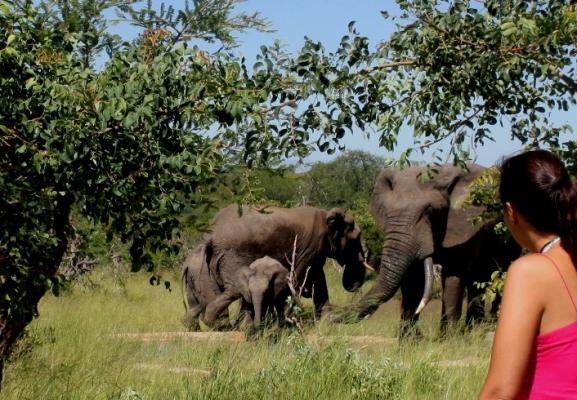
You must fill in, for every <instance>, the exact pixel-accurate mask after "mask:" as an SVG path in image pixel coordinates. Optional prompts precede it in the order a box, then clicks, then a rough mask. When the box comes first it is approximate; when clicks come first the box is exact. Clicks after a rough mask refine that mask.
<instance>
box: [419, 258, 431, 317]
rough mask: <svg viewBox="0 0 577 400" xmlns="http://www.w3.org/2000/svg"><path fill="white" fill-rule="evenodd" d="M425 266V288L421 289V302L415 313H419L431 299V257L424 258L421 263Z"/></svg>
mask: <svg viewBox="0 0 577 400" xmlns="http://www.w3.org/2000/svg"><path fill="white" fill-rule="evenodd" d="M423 266H424V267H425V290H424V291H423V297H422V298H421V302H420V303H419V306H418V307H417V310H416V311H415V315H418V314H420V312H421V311H423V309H424V308H425V306H426V305H427V303H428V302H429V301H431V297H432V294H433V277H434V271H433V258H432V257H427V258H425V262H424V263H423Z"/></svg>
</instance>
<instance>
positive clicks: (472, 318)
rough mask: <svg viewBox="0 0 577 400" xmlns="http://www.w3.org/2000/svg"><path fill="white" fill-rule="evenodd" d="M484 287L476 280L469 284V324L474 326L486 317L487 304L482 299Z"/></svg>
mask: <svg viewBox="0 0 577 400" xmlns="http://www.w3.org/2000/svg"><path fill="white" fill-rule="evenodd" d="M482 295H483V291H482V289H480V288H478V287H476V285H475V282H471V283H469V284H468V285H467V318H466V320H467V326H468V327H472V326H474V325H475V324H477V323H479V322H481V321H483V319H484V318H485V304H484V302H483V299H482Z"/></svg>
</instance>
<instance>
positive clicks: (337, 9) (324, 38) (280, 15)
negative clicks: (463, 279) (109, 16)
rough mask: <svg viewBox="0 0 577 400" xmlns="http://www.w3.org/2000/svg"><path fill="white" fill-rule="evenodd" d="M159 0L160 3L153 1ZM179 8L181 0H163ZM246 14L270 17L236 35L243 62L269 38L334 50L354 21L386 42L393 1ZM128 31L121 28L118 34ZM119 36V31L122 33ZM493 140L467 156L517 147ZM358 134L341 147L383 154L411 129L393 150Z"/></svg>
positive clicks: (285, 5)
mask: <svg viewBox="0 0 577 400" xmlns="http://www.w3.org/2000/svg"><path fill="white" fill-rule="evenodd" d="M154 3H158V4H160V2H154ZM166 3H167V4H173V5H174V6H175V7H179V6H181V5H183V4H184V2H182V1H177V0H172V1H167V2H166ZM238 10H239V11H244V12H246V13H253V12H259V13H260V14H261V16H262V17H265V18H267V19H269V20H270V22H271V28H272V29H274V30H275V32H273V33H261V32H248V33H244V34H238V35H237V37H238V39H239V41H240V46H239V48H238V49H237V51H238V53H239V54H243V55H245V56H246V58H247V60H249V61H251V60H254V57H255V55H256V54H257V53H258V49H259V48H260V46H261V45H263V44H265V45H268V44H272V43H273V42H274V40H275V39H278V40H280V42H281V43H282V44H284V45H285V46H286V49H287V50H288V51H289V52H296V51H298V50H299V49H300V47H301V46H302V44H303V43H304V37H305V36H308V37H310V38H311V39H313V40H317V41H320V42H322V43H323V44H324V46H325V47H326V48H327V49H328V50H329V51H332V50H334V49H336V47H337V46H338V43H339V42H340V39H341V37H342V36H343V35H346V34H347V32H348V30H347V26H348V24H349V22H350V21H352V20H354V21H356V27H357V29H358V31H359V32H360V33H361V34H362V35H364V36H367V37H368V38H369V42H370V44H371V46H375V45H377V44H378V43H379V41H381V40H386V39H387V38H388V36H389V35H390V33H391V32H392V31H393V30H394V29H395V27H394V25H393V23H392V22H391V21H390V20H385V19H383V18H382V16H381V14H380V11H381V10H386V11H387V12H388V13H389V14H390V15H392V16H393V15H398V13H399V11H398V8H397V6H396V3H395V2H394V1H392V0H387V1H377V0H356V1H350V0H348V1H347V0H290V1H289V0H284V1H281V0H247V1H245V2H244V3H242V4H241V5H240V7H239V9H238ZM124 33H126V34H128V33H127V32H124ZM123 36H124V35H123ZM553 120H554V121H555V122H557V123H559V124H562V123H569V122H572V121H573V120H571V121H570V120H569V113H564V114H561V113H556V114H554V116H553ZM493 132H494V138H495V142H494V143H493V142H488V143H486V144H485V146H483V147H482V148H481V147H480V148H477V149H476V152H475V153H474V154H473V155H474V156H475V158H476V161H477V162H478V163H480V164H483V165H491V164H493V163H495V162H496V161H499V160H500V159H501V158H502V157H503V156H507V155H509V154H511V153H513V152H515V151H517V150H519V149H520V148H521V145H520V143H519V142H514V141H511V140H510V139H509V136H510V135H509V133H508V131H507V129H506V128H501V127H495V128H494V130H493ZM365 136H366V135H363V133H362V132H355V133H354V134H348V135H347V136H345V139H344V140H345V141H344V144H345V145H346V147H347V149H361V150H365V151H369V152H371V153H373V154H377V155H380V156H384V157H395V156H398V155H399V154H400V153H401V152H402V151H403V150H405V149H406V148H408V147H411V144H412V143H413V141H412V131H411V129H410V128H407V129H405V130H404V131H402V132H401V134H400V137H399V146H398V150H396V151H395V152H394V153H388V152H386V151H385V149H382V148H380V147H379V146H378V139H377V137H376V135H373V137H371V138H369V139H367V138H366V137H365ZM337 155H338V153H336V154H335V155H333V156H332V157H331V156H327V155H326V154H323V153H320V152H316V153H314V154H313V155H311V156H310V157H309V158H307V159H306V160H305V161H306V162H314V161H320V160H323V161H324V160H328V159H331V158H333V157H335V156H337ZM412 158H413V159H416V160H419V161H431V159H430V154H425V155H424V156H420V155H416V154H415V157H412Z"/></svg>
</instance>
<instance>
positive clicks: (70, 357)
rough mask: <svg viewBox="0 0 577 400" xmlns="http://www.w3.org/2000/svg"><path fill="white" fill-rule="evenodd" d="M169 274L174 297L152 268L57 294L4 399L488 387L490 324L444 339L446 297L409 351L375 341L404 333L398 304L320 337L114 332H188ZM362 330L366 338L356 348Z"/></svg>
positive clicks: (9, 373) (368, 395)
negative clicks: (163, 336)
mask: <svg viewBox="0 0 577 400" xmlns="http://www.w3.org/2000/svg"><path fill="white" fill-rule="evenodd" d="M326 271H327V275H328V277H329V286H330V291H331V302H333V303H335V304H345V303H347V302H350V301H351V300H354V298H355V296H358V295H351V294H349V293H346V292H345V291H344V290H343V289H342V288H339V286H340V285H339V283H338V281H339V279H340V277H339V276H338V273H337V272H336V271H335V270H334V269H333V268H332V267H331V266H330V265H327V268H326ZM165 278H167V277H165ZM170 278H171V280H172V282H173V290H172V291H171V292H170V291H168V290H166V289H164V286H163V285H160V286H150V284H149V283H148V276H147V275H146V274H144V273H139V274H128V273H126V274H121V275H115V276H113V275H112V274H110V273H108V274H107V273H106V272H105V271H104V270H102V271H99V272H97V273H95V274H93V275H92V276H91V277H90V280H91V281H92V282H93V283H94V284H95V287H90V288H88V287H87V285H86V282H85V283H84V284H82V285H77V286H75V287H73V288H72V289H71V290H69V291H68V292H66V293H65V294H64V295H62V296H60V297H58V298H56V297H53V296H51V295H47V296H46V297H45V298H44V299H43V300H42V302H41V304H40V309H39V311H40V316H39V317H38V318H37V319H36V320H35V321H34V322H33V324H31V326H30V327H29V329H28V332H27V335H26V337H25V338H24V340H22V341H21V342H20V343H19V345H18V346H17V349H16V351H15V353H14V355H13V357H12V359H11V361H10V362H9V363H8V365H7V367H6V370H5V377H4V384H3V390H2V392H1V393H0V399H18V400H22V399H223V400H226V399H275V400H276V399H279V400H280V399H291V400H292V399H331V400H338V399H451V400H453V399H471V398H475V397H476V395H477V393H478V391H479V388H480V386H481V385H482V383H483V379H484V376H485V373H486V369H487V363H488V358H489V351H490V342H489V341H488V340H487V339H486V338H485V334H486V331H487V329H488V328H490V327H480V328H477V329H475V330H473V331H472V332H468V333H466V334H462V335H453V336H451V337H449V338H447V339H445V340H439V339H438V338H437V332H438V320H439V304H438V301H437V302H433V304H431V305H430V306H429V307H428V308H427V309H426V310H425V312H424V314H423V317H422V319H421V321H420V322H419V326H420V328H421V331H422V332H423V338H422V339H421V340H419V341H408V342H406V343H404V344H403V345H401V346H399V345H397V344H396V343H392V344H391V343H388V342H387V343H383V342H382V341H380V342H378V341H377V340H376V339H375V337H376V338H377V339H378V338H384V337H386V338H394V337H395V336H396V331H397V327H398V320H399V309H398V307H399V306H398V302H397V301H391V302H389V303H387V304H385V305H383V306H381V308H380V309H379V311H378V312H377V313H376V314H375V315H373V316H372V317H371V318H369V319H367V320H364V321H362V322H360V323H357V324H349V325H335V324H331V323H329V322H326V321H324V320H323V321H320V322H319V323H317V324H315V325H313V326H311V327H310V328H309V331H308V333H309V334H315V335H317V336H318V337H320V338H321V339H320V340H319V341H317V342H311V341H308V340H305V339H304V338H303V337H301V336H299V335H298V334H297V333H295V332H289V331H285V332H282V333H280V334H277V335H268V336H266V337H261V338H251V339H249V340H248V341H243V342H231V341H227V340H221V341H206V340H199V341H186V340H184V339H175V340H171V341H165V342H159V341H150V342H145V341H141V340H120V339H115V338H113V337H111V335H112V334H115V333H126V332H174V331H183V327H182V326H181V324H180V316H181V315H182V312H183V305H182V299H181V292H180V289H179V286H178V285H177V284H176V283H177V282H178V277H177V275H176V274H175V275H174V276H171V277H170ZM92 286H94V285H92ZM351 335H356V336H361V335H362V336H364V335H366V336H367V337H365V338H362V339H360V340H357V341H354V342H351V343H350V344H347V342H346V336H351ZM327 337H328V338H331V339H332V340H330V341H329V340H328V339H326V338H327ZM323 338H325V339H324V340H323ZM454 360H460V362H465V363H468V364H470V365H468V366H455V365H451V364H450V362H451V361H454Z"/></svg>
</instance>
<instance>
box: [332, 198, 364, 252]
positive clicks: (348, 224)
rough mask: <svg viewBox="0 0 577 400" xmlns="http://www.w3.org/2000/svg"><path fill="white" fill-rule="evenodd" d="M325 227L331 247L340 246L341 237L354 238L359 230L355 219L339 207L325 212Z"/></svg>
mask: <svg viewBox="0 0 577 400" xmlns="http://www.w3.org/2000/svg"><path fill="white" fill-rule="evenodd" d="M327 228H328V234H329V237H330V239H331V244H332V246H333V247H336V248H339V249H340V248H341V247H342V244H341V243H340V242H341V239H343V238H345V237H346V238H347V239H356V238H357V237H358V236H359V234H360V230H359V229H358V228H357V227H356V225H355V221H354V220H353V219H352V218H351V217H349V216H348V215H346V214H345V212H344V211H343V210H342V209H341V208H332V209H331V210H329V211H328V212H327Z"/></svg>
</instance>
